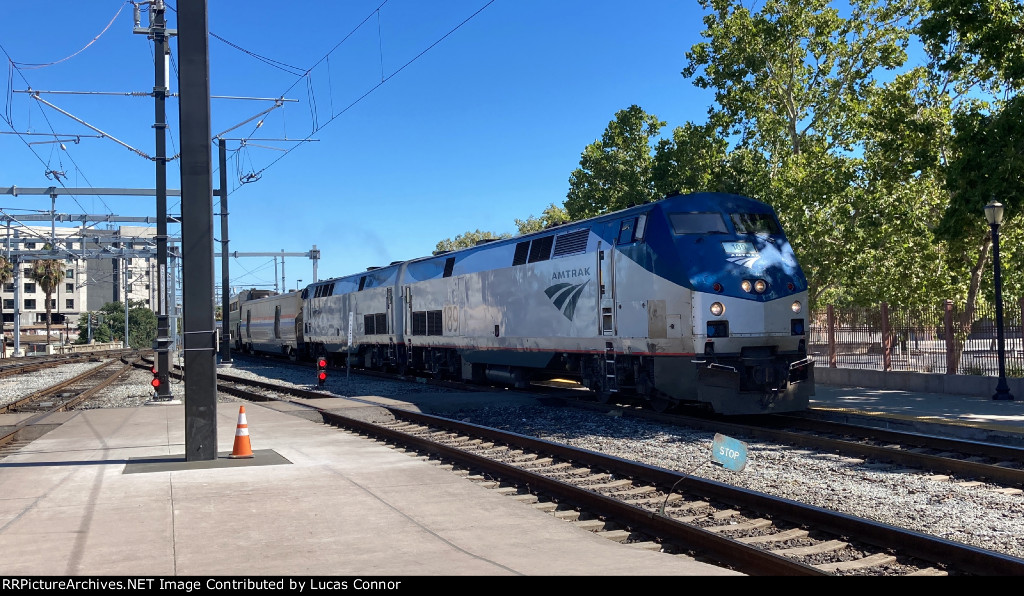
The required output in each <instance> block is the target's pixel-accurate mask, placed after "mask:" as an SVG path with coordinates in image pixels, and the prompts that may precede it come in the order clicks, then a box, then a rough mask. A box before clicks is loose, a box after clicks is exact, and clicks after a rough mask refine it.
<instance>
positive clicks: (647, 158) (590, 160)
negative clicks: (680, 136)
mask: <svg viewBox="0 0 1024 596" xmlns="http://www.w3.org/2000/svg"><path fill="white" fill-rule="evenodd" d="M664 126H665V123H664V122H662V121H661V120H658V118H657V117H656V116H654V115H652V114H648V113H647V112H645V111H644V110H643V109H642V108H640V107H639V106H637V105H632V106H630V107H629V108H626V109H625V110H619V111H618V112H616V113H615V119H614V120H612V121H611V122H610V123H608V127H607V128H606V129H605V131H604V134H603V135H602V136H601V139H600V140H597V141H594V142H593V143H591V144H590V145H587V146H586V148H584V150H583V154H582V155H581V157H580V167H579V168H577V169H576V170H575V171H573V173H572V175H570V177H569V193H568V196H567V198H566V201H565V209H566V212H567V213H568V215H569V218H570V219H571V220H574V221H575V220H577V219H586V218H588V217H594V216H595V215H600V214H601V213H606V212H609V211H617V210H619V209H625V208H627V207H632V206H633V205H642V204H644V203H649V202H651V201H655V200H657V199H658V198H660V197H659V194H658V190H657V188H655V184H654V174H653V168H652V166H653V164H654V156H653V149H654V146H653V142H654V139H655V138H656V137H657V136H658V134H659V132H660V131H661V129H662V127H664Z"/></svg>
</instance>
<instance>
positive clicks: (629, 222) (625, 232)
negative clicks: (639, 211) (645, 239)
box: [616, 217, 636, 244]
mask: <svg viewBox="0 0 1024 596" xmlns="http://www.w3.org/2000/svg"><path fill="white" fill-rule="evenodd" d="M634 228H636V218H635V217H631V218H629V219H624V220H622V223H620V224H619V237H618V240H617V241H616V244H629V243H630V242H633V230H634Z"/></svg>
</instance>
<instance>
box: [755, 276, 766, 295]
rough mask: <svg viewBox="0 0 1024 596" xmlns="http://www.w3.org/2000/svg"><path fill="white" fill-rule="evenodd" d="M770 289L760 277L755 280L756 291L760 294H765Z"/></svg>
mask: <svg viewBox="0 0 1024 596" xmlns="http://www.w3.org/2000/svg"><path fill="white" fill-rule="evenodd" d="M767 289H768V284H767V283H765V281H764V280H763V279H759V280H757V281H755V282H754V291H755V292H757V293H758V294H763V293H764V291H765V290H767Z"/></svg>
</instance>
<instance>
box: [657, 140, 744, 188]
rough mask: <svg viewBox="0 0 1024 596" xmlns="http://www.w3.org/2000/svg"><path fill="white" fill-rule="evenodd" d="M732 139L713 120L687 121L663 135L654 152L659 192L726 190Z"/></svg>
mask: <svg viewBox="0 0 1024 596" xmlns="http://www.w3.org/2000/svg"><path fill="white" fill-rule="evenodd" d="M728 146H729V142H728V141H726V140H725V139H724V138H722V137H721V136H719V135H718V134H717V131H716V130H715V127H714V126H713V125H712V124H705V125H703V126H701V125H696V124H693V123H691V122H687V123H686V124H684V125H683V126H680V127H677V128H676V129H675V130H673V131H672V139H671V140H669V139H662V140H661V141H659V142H658V147H657V150H656V153H655V156H654V164H653V169H652V177H653V179H654V187H655V190H656V191H657V192H656V194H657V196H665V195H669V194H672V193H690V192H702V191H726V190H730V191H731V190H732V189H728V188H726V186H727V184H725V180H726V178H727V177H726V171H727V169H728V167H729V161H728V155H727V151H728Z"/></svg>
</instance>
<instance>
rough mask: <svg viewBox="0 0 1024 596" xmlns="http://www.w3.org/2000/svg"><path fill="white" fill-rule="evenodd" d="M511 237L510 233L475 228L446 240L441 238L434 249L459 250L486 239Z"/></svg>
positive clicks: (442, 250) (440, 250) (444, 250)
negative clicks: (483, 230)
mask: <svg viewBox="0 0 1024 596" xmlns="http://www.w3.org/2000/svg"><path fill="white" fill-rule="evenodd" d="M511 237H512V234H509V233H502V234H495V233H493V232H481V231H480V230H475V231H472V232H466V233H464V234H459V235H458V236H456V237H455V238H454V239H452V238H445V239H444V240H441V241H440V242H438V243H437V246H436V247H435V249H434V250H435V251H437V252H448V251H452V250H459V249H460V248H469V247H471V246H476V245H477V244H479V243H480V242H481V241H484V240H501V239H502V238H511Z"/></svg>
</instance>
